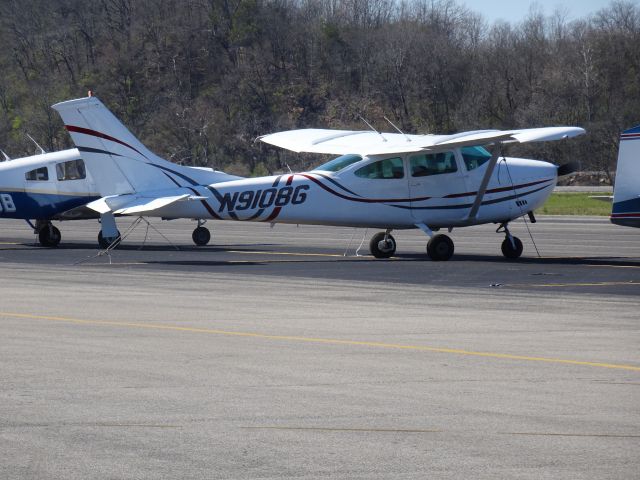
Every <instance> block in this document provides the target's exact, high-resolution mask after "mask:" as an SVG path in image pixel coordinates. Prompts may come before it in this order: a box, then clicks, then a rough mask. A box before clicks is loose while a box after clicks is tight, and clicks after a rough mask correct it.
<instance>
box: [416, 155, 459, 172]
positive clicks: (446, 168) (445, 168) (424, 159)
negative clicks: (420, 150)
mask: <svg viewBox="0 0 640 480" xmlns="http://www.w3.org/2000/svg"><path fill="white" fill-rule="evenodd" d="M409 164H410V165H411V176H412V177H426V176H428V175H441V174H443V173H453V172H457V171H458V166H457V165H456V157H455V155H454V153H453V152H442V153H432V154H429V155H415V156H413V157H411V158H410V160H409Z"/></svg>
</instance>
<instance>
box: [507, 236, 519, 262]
mask: <svg viewBox="0 0 640 480" xmlns="http://www.w3.org/2000/svg"><path fill="white" fill-rule="evenodd" d="M511 238H513V243H514V245H515V248H514V246H513V245H512V244H511V240H509V237H507V238H505V239H504V241H503V242H502V254H503V255H504V256H505V258H508V259H510V260H515V259H516V258H519V257H520V255H522V250H523V248H524V247H523V246H522V242H521V241H520V239H519V238H518V237H511Z"/></svg>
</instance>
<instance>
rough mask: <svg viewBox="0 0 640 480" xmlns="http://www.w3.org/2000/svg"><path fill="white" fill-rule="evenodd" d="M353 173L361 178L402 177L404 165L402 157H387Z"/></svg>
mask: <svg viewBox="0 0 640 480" xmlns="http://www.w3.org/2000/svg"><path fill="white" fill-rule="evenodd" d="M354 173H355V175H356V176H357V177H361V178H371V179H389V178H404V165H403V163H402V158H400V157H396V158H387V159H385V160H380V161H378V162H373V163H370V164H369V165H365V166H364V167H362V168H359V169H358V170H356V171H355V172H354Z"/></svg>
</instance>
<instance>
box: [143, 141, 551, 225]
mask: <svg viewBox="0 0 640 480" xmlns="http://www.w3.org/2000/svg"><path fill="white" fill-rule="evenodd" d="M453 152H454V154H455V162H456V166H455V168H456V171H455V172H451V173H440V174H434V175H428V176H414V175H412V169H411V167H410V164H409V157H410V155H406V156H401V157H400V158H401V159H402V160H401V165H402V166H403V169H404V170H403V171H402V172H397V173H396V176H397V178H380V179H371V178H362V177H361V176H358V175H356V174H355V172H356V171H361V169H362V167H363V166H367V165H368V164H370V163H374V162H378V161H380V160H382V159H384V158H385V156H376V157H365V158H363V159H362V160H361V161H359V162H357V163H355V164H353V165H350V166H347V167H346V168H344V169H342V170H340V171H338V172H335V173H334V172H329V171H321V170H313V171H310V172H304V173H295V174H294V173H291V174H284V175H277V176H269V177H261V178H248V179H242V180H233V181H228V182H224V183H214V184H211V185H202V186H198V185H194V186H190V187H184V188H182V189H170V190H162V191H156V192H145V194H152V193H153V194H154V195H158V196H162V195H175V194H176V193H191V194H193V195H194V196H196V195H197V196H198V197H204V198H201V199H198V200H191V201H182V202H176V203H174V204H172V205H169V206H168V207H166V208H163V209H159V210H157V211H156V212H154V214H153V215H154V216H159V217H163V218H167V219H171V218H185V217H186V218H197V219H222V220H236V221H262V222H272V223H296V224H316V225H336V226H354V227H372V228H373V227H375V228H394V229H404V228H415V226H416V225H417V224H424V225H428V226H429V227H431V228H438V227H459V226H466V225H474V224H480V223H490V222H506V221H509V220H512V219H514V218H517V217H520V216H522V215H525V214H526V213H528V212H530V211H533V210H535V209H536V208H539V207H540V206H541V205H542V204H543V203H544V202H545V200H546V199H547V198H548V196H549V195H550V194H551V192H552V191H553V188H554V187H555V185H556V180H557V168H556V167H555V166H554V165H552V164H550V163H547V162H543V161H537V160H525V159H518V158H506V159H502V158H501V159H500V160H499V161H498V163H497V165H496V167H495V169H494V171H493V174H492V175H491V178H490V181H489V184H488V186H487V190H486V192H485V195H484V196H483V197H482V203H481V206H480V208H479V210H478V213H477V215H476V216H474V217H473V218H469V212H470V210H471V207H472V205H473V202H474V200H475V199H476V196H477V191H478V188H479V185H480V183H481V180H482V177H483V176H484V174H485V172H486V168H487V164H486V163H485V164H484V165H481V166H479V167H477V168H474V169H467V166H466V164H465V162H464V161H463V159H462V156H461V155H460V152H459V151H458V150H453ZM387 157H389V155H387ZM394 157H395V158H398V155H394Z"/></svg>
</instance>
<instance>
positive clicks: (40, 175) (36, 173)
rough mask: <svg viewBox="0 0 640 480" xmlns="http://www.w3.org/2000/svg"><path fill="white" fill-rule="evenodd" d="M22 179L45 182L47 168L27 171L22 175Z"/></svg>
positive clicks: (47, 176) (47, 173)
mask: <svg viewBox="0 0 640 480" xmlns="http://www.w3.org/2000/svg"><path fill="white" fill-rule="evenodd" d="M24 178H25V179H26V180H29V181H36V182H37V181H41V182H42V181H45V180H49V170H48V169H47V167H40V168H36V169H34V170H29V171H28V172H27V173H25V174H24Z"/></svg>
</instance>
